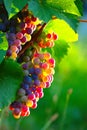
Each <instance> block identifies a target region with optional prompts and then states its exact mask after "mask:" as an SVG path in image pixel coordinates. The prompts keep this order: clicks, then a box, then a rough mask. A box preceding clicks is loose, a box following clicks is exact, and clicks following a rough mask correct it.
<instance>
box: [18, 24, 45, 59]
mask: <svg viewBox="0 0 87 130" xmlns="http://www.w3.org/2000/svg"><path fill="white" fill-rule="evenodd" d="M45 25H46V23H44V24H43V25H42V26H41V28H40V29H39V31H38V32H37V33H35V34H34V35H33V36H32V39H31V40H30V41H29V42H27V43H26V44H25V45H24V46H23V49H22V50H21V51H20V52H19V54H18V57H20V56H21V55H22V54H23V53H24V52H25V51H26V50H27V49H28V48H29V47H30V46H31V45H32V44H33V42H35V41H37V38H38V36H39V35H40V34H41V33H42V31H43V28H44V27H45Z"/></svg>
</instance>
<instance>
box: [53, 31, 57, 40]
mask: <svg viewBox="0 0 87 130" xmlns="http://www.w3.org/2000/svg"><path fill="white" fill-rule="evenodd" d="M57 39H58V35H57V34H56V33H54V32H53V40H57Z"/></svg>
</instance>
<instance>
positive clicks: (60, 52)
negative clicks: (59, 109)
mask: <svg viewBox="0 0 87 130" xmlns="http://www.w3.org/2000/svg"><path fill="white" fill-rule="evenodd" d="M43 32H45V33H46V34H47V33H49V32H55V33H56V34H57V35H58V40H57V41H55V46H54V47H53V48H52V49H50V50H49V49H48V50H47V51H49V52H50V51H51V53H52V55H53V56H54V57H55V59H56V60H58V61H60V60H61V59H62V58H63V57H64V55H66V54H67V52H68V48H69V44H70V43H72V42H75V41H77V40H78V34H77V33H75V32H74V30H73V29H72V28H71V27H70V26H69V25H68V24H67V23H66V22H65V21H64V20H60V19H55V20H50V21H49V22H48V24H47V25H46V26H45V28H44V30H43Z"/></svg>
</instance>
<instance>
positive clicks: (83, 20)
mask: <svg viewBox="0 0 87 130" xmlns="http://www.w3.org/2000/svg"><path fill="white" fill-rule="evenodd" d="M79 22H85V23H87V20H85V19H80V20H79Z"/></svg>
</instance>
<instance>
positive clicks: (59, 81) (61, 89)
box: [1, 2, 87, 130]
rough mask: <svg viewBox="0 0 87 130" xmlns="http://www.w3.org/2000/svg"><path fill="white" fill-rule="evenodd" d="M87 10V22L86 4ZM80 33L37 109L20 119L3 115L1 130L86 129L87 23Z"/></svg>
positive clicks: (80, 25)
mask: <svg viewBox="0 0 87 130" xmlns="http://www.w3.org/2000/svg"><path fill="white" fill-rule="evenodd" d="M84 9H85V10H84V16H83V17H82V19H87V4H86V2H85V4H84ZM78 34H79V40H78V42H76V43H73V44H72V45H71V46H70V48H69V51H68V55H67V56H65V57H64V58H63V59H62V61H61V62H60V63H59V65H58V66H56V73H55V76H54V82H53V83H52V86H51V87H50V88H49V89H46V90H44V93H45V96H44V98H43V99H40V101H39V102H38V107H37V109H35V110H31V115H30V116H29V117H25V118H21V119H19V120H16V119H14V118H13V117H12V115H11V114H10V115H9V116H8V114H6V113H3V114H4V116H3V117H2V122H1V123H2V128H1V130H87V23H80V24H79V27H78ZM5 112H6V111H5Z"/></svg>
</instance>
